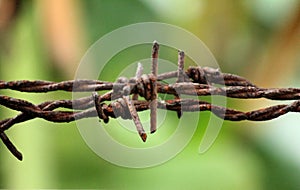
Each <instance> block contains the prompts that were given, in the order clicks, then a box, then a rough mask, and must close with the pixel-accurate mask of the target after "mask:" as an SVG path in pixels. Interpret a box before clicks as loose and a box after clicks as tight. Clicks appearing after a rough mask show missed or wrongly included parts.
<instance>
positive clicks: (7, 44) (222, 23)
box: [0, 0, 300, 189]
mask: <svg viewBox="0 0 300 190" xmlns="http://www.w3.org/2000/svg"><path fill="white" fill-rule="evenodd" d="M8 1H10V0H8ZM50 1H51V0H50ZM63 1H64V2H65V4H64V6H67V5H72V6H77V7H76V9H78V10H79V12H76V11H74V12H72V10H73V9H70V7H72V6H70V7H68V8H69V9H67V10H69V11H71V12H65V14H66V15H73V14H74V15H75V16H76V14H77V16H78V17H80V20H81V21H80V23H77V24H78V25H79V26H78V27H79V28H81V29H82V31H83V35H84V36H83V37H82V36H79V35H82V34H80V33H77V32H78V31H63V29H61V28H58V31H59V30H60V29H61V30H62V31H61V32H62V33H63V32H67V33H66V34H67V35H68V34H72V35H71V36H76V35H77V36H79V37H81V38H83V39H85V42H84V43H85V44H84V43H83V44H81V45H82V46H83V47H81V49H83V50H84V51H85V50H87V47H89V46H90V45H92V44H93V43H94V42H95V41H96V40H98V39H99V38H100V37H101V36H103V35H105V34H106V33H109V32H111V31H112V30H115V29H117V28H119V27H121V26H126V25H128V24H133V23H137V22H147V21H151V22H152V21H155V22H167V23H170V24H174V25H178V26H181V27H184V28H185V29H187V30H189V31H191V32H192V33H194V34H195V35H197V36H198V37H199V38H200V39H201V40H203V41H204V42H205V43H206V45H207V46H208V47H209V48H210V49H211V50H212V52H213V54H214V55H215V56H216V58H217V60H218V62H219V65H220V67H221V69H222V70H223V71H226V72H230V73H237V74H239V75H243V76H245V77H247V78H249V79H250V80H252V81H254V82H255V83H259V84H260V83H263V82H264V81H261V78H265V77H266V75H267V76H268V77H272V76H273V75H274V77H273V79H274V78H275V79H276V76H278V75H279V74H278V73H264V74H258V73H259V71H258V69H257V68H260V67H262V66H264V67H265V68H270V67H272V62H271V61H265V60H269V59H270V60H272V59H271V58H269V59H267V57H268V55H269V56H273V57H274V56H277V55H278V52H277V51H275V50H274V51H270V49H272V48H273V47H276V44H281V42H279V41H280V39H282V40H283V41H284V42H285V41H287V40H289V39H290V38H291V39H292V40H290V41H291V42H290V43H289V44H288V46H287V47H288V48H287V49H285V51H289V52H292V53H284V54H283V55H284V56H285V57H284V59H286V60H290V61H289V62H286V63H285V67H284V68H285V69H290V70H299V61H300V58H299V54H297V55H296V54H295V53H294V52H293V51H291V49H295V47H298V50H299V41H295V39H296V40H299V35H298V38H296V37H297V35H296V34H297V33H296V31H300V30H299V25H297V23H296V24H294V25H292V24H290V25H291V26H295V27H294V28H297V27H298V30H295V31H294V32H291V33H289V35H284V34H285V33H284V32H282V35H281V32H280V31H284V30H285V29H286V28H289V27H288V26H289V24H288V23H292V21H293V17H294V16H295V15H297V14H299V13H298V12H299V10H298V9H297V7H299V2H297V1H295V0H294V1H293V0H287V1H281V0H268V1H264V0H255V1H234V0H228V1H221V2H220V1H217V0H212V1H196V0H189V1H179V0H178V1H171V0H166V1H164V2H161V1H158V0H157V1H148V0H141V1H137V0H135V1H117V0H110V1H109V0H88V1H68V0H63ZM5 2H7V1H5V0H0V7H1V6H3V5H4V3H5ZM11 2H15V6H16V7H15V9H11V10H12V12H13V11H15V14H12V15H14V16H11V17H7V18H8V19H6V20H5V22H7V23H9V24H5V23H4V20H1V18H2V17H1V14H0V21H1V22H0V26H3V27H0V80H18V79H41V80H55V81H60V80H67V79H70V77H72V76H69V74H68V72H67V71H65V69H66V68H67V67H64V62H59V60H63V59H59V58H56V57H55V56H59V54H54V53H51V52H53V51H51V48H52V49H53V48H54V49H55V48H59V47H55V45H54V46H51V45H49V44H48V43H47V37H48V36H47V35H45V28H43V27H45V26H47V24H48V23H47V22H45V20H43V19H44V18H45V16H44V14H46V13H44V12H43V11H41V10H40V9H41V6H43V3H42V4H39V3H41V1H37V0H35V1H33V0H32V1H21V0H15V1H12V0H11ZM43 2H47V0H45V1H43ZM60 2H61V1H59V0H58V1H56V3H60ZM75 2H76V3H75ZM183 2H184V3H183ZM68 3H69V4H68ZM46 8H47V7H46ZM65 8H67V7H65ZM6 10H7V12H8V13H9V9H6ZM62 10H64V9H62ZM189 10H191V11H189ZM1 13H2V12H1ZM8 13H7V14H8ZM48 16H49V15H48ZM50 16H53V17H55V11H54V13H53V15H50ZM295 17H296V16H295ZM67 18H68V17H61V18H59V19H62V20H63V19H67ZM75 20H76V19H75ZM73 21H74V20H73ZM66 22H68V20H66ZM1 24H2V25H1ZM62 28H63V27H62ZM48 32H51V31H50V30H48ZM68 32H69V33H68ZM298 34H299V33H298ZM283 36H284V38H283ZM295 36H296V37H295ZM55 39H56V38H54V39H51V40H55ZM48 40H49V39H48ZM59 40H63V39H59ZM74 40H75V41H76V39H74ZM276 40H277V41H276ZM64 45H66V46H65V48H67V49H68V45H69V44H64ZM150 47H151V46H150V45H144V46H137V47H131V48H129V49H127V50H125V51H122V52H120V53H119V54H118V55H116V56H115V57H114V58H112V60H111V64H112V65H114V67H115V69H114V70H113V71H111V72H110V74H109V75H105V72H103V75H102V76H100V78H101V79H103V80H109V81H112V80H115V78H116V77H117V76H118V75H119V73H120V71H122V69H123V68H125V67H126V64H128V63H132V62H137V61H139V59H143V58H145V57H148V56H150ZM70 49H71V48H70ZM74 52H75V53H74ZM74 52H72V51H70V52H68V53H69V55H68V56H69V57H76V56H79V55H78V52H76V51H75V50H74ZM174 52H176V51H174V50H162V51H161V55H164V56H166V57H167V58H168V59H170V61H173V62H176V57H177V56H176V53H174ZM272 52H273V53H272ZM298 52H299V51H298ZM83 54H84V52H81V55H83ZM172 54H173V55H174V56H173V57H174V59H172V58H170V57H172ZM62 55H63V54H62ZM168 55H169V56H168ZM66 56H67V55H66ZM278 56H279V55H278ZM273 57H272V58H273ZM294 57H295V59H292V58H294ZM275 58H277V57H275ZM273 59H274V58H273ZM70 60H71V59H70ZM79 60H80V56H79V58H78V62H79ZM189 62H190V60H189ZM120 63H121V64H120ZM191 64H192V63H191ZM77 65H78V63H73V65H72V67H74V68H76V66H77ZM69 67H70V66H69ZM74 68H73V69H74ZM276 68H277V69H279V70H281V71H283V70H284V69H282V68H281V67H279V66H276ZM105 69H107V70H109V69H111V68H105ZM264 71H265V72H268V69H267V70H264ZM258 75H260V76H258ZM282 76H285V81H290V80H294V81H299V76H296V74H291V73H289V76H287V75H286V74H285V75H282ZM273 79H272V80H269V81H268V83H264V84H268V85H276V83H275V81H274V80H273ZM1 94H7V95H10V96H13V97H18V98H24V99H27V100H30V101H33V102H35V103H39V102H42V101H44V100H45V99H49V100H50V99H67V98H71V96H70V95H69V94H67V93H62V92H60V93H47V94H38V95H33V94H28V93H27V94H26V93H14V92H6V91H1ZM251 102H254V101H251ZM260 103H261V102H260ZM260 103H259V104H255V103H253V104H252V103H251V104H250V103H245V101H243V102H242V103H237V102H236V101H234V100H229V107H237V108H239V109H247V110H248V109H249V108H253V107H254V106H261V105H263V104H260ZM0 114H1V115H0V116H1V118H6V117H9V116H10V117H11V116H12V115H13V114H15V112H11V111H9V110H7V109H4V108H0ZM169 115H170V117H169V118H170V120H177V118H176V117H175V114H168V116H169ZM200 115H201V121H200V122H199V124H198V129H197V131H196V133H195V135H194V137H193V139H192V140H191V142H190V143H189V144H188V146H187V147H186V148H185V149H184V150H183V151H182V152H180V153H179V154H178V155H177V156H176V157H175V158H173V159H172V160H170V161H168V162H166V163H164V164H161V165H159V166H156V167H151V168H146V169H129V168H123V167H118V166H115V165H112V164H110V163H108V162H106V161H105V160H103V159H101V158H99V157H98V156H97V155H96V154H94V153H93V152H92V151H91V150H90V149H89V148H88V147H87V145H86V144H85V142H84V141H83V140H82V138H81V136H80V134H79V132H78V130H77V128H76V125H75V123H70V124H54V123H50V122H46V121H43V120H40V119H36V120H34V121H30V122H27V123H25V124H20V125H17V126H15V127H13V128H12V129H10V130H9V133H8V135H9V136H10V137H11V138H12V140H13V141H14V142H15V143H16V145H17V146H18V148H19V149H20V150H21V151H22V152H23V154H24V157H25V159H24V161H23V162H18V161H17V160H15V159H14V158H13V157H12V156H11V155H10V154H9V152H8V151H7V150H6V149H5V148H4V147H3V146H1V149H0V155H1V156H0V162H1V163H0V188H103V189H110V188H112V189H115V188H120V189H127V188H128V189H132V188H136V189H137V188H139V189H200V188H202V189H299V187H300V183H299V180H298V176H299V175H300V170H299V168H300V163H299V162H295V161H292V160H295V159H291V157H294V156H297V155H294V154H293V153H288V152H287V151H285V150H283V148H282V147H281V149H278V148H277V146H278V144H272V143H273V142H274V141H276V140H277V138H278V139H279V138H280V137H278V136H273V137H272V138H273V139H274V140H273V141H269V140H268V139H267V138H266V135H265V134H266V133H271V132H270V131H272V130H274V128H275V127H278V128H280V127H281V126H276V123H277V121H282V120H286V124H285V125H283V126H282V128H283V127H288V125H294V126H297V125H298V123H292V122H289V120H288V117H284V118H279V119H278V120H275V121H270V122H268V123H267V124H266V123H264V124H261V123H257V122H240V123H234V122H224V126H223V129H222V131H221V133H220V135H219V137H218V139H217V140H216V142H215V143H214V145H213V146H212V148H211V149H210V150H209V151H208V152H206V153H205V154H202V155H199V154H198V146H199V143H200V140H201V138H202V137H203V134H204V132H205V129H206V124H207V122H208V119H209V117H210V116H211V115H210V113H201V114H200ZM298 121H299V119H298ZM260 125H261V126H260ZM252 126H260V127H259V128H258V127H255V128H253V127H252ZM262 128H265V129H262ZM171 131H172V129H171ZM159 132H160V131H158V132H157V133H159ZM298 132H299V130H298ZM166 133H167V134H168V132H166ZM298 134H299V133H298ZM154 135H156V134H154ZM285 138H287V139H289V137H285ZM279 140H280V139H279ZM290 140H295V139H290ZM295 142H296V140H295ZM270 147H271V148H270ZM283 147H284V146H283ZM274 152H278V153H277V154H275V153H274ZM298 160H300V158H299V159H298Z"/></svg>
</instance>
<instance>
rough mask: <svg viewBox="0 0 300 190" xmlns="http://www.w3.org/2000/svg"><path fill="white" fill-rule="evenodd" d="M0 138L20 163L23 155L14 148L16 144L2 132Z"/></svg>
mask: <svg viewBox="0 0 300 190" xmlns="http://www.w3.org/2000/svg"><path fill="white" fill-rule="evenodd" d="M0 138H1V140H2V142H3V143H4V144H5V146H6V147H7V149H8V150H9V151H10V152H11V153H12V154H13V155H14V156H15V157H16V158H17V159H18V160H20V161H22V160H23V156H22V153H21V152H19V151H18V149H17V148H16V147H15V146H14V144H13V143H12V142H11V141H10V140H9V138H8V137H7V136H6V134H5V133H4V132H3V131H1V132H0Z"/></svg>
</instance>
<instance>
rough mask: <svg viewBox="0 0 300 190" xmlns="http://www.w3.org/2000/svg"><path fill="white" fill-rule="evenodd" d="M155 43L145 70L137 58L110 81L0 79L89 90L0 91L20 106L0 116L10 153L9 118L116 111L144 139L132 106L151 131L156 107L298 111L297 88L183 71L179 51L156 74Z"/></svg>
mask: <svg viewBox="0 0 300 190" xmlns="http://www.w3.org/2000/svg"><path fill="white" fill-rule="evenodd" d="M158 49H159V45H158V43H157V42H154V44H153V50H152V71H151V73H150V74H143V68H142V65H141V64H138V68H137V72H136V76H135V77H133V78H130V79H127V78H124V77H120V78H119V79H118V80H117V82H115V83H113V82H107V81H99V80H69V81H62V82H51V81H42V80H35V81H29V80H19V81H9V82H6V81H0V90H5V89H6V90H7V89H9V90H14V91H20V92H28V93H47V92H51V91H66V92H92V93H91V95H90V96H87V97H83V98H79V99H73V100H53V101H46V102H43V103H41V104H38V105H35V104H33V103H31V102H29V101H26V100H23V99H18V98H13V97H9V96H5V95H0V105H2V106H4V107H6V108H9V109H12V110H16V111H19V112H20V114H19V115H17V116H15V117H13V118H8V119H4V120H1V121H0V138H1V140H2V141H3V143H4V144H5V146H6V147H7V148H8V149H9V151H10V152H11V153H12V154H13V155H14V156H15V157H16V158H18V159H19V160H22V154H21V153H20V152H19V151H18V150H17V148H16V147H15V146H14V144H13V143H12V142H11V141H10V139H9V138H8V137H7V135H6V134H5V131H6V130H8V129H9V128H10V127H12V126H13V125H15V124H18V123H22V122H25V121H27V120H31V119H34V118H42V119H44V120H47V121H51V122H58V123H59V122H71V121H74V120H79V119H83V118H89V117H98V118H99V119H100V120H102V121H103V122H104V123H108V122H109V119H110V118H117V117H121V118H123V119H133V121H134V123H135V125H136V129H137V132H138V134H139V135H140V137H141V139H142V140H143V141H146V139H147V134H146V132H145V130H144V128H143V126H142V124H141V121H140V119H139V116H138V114H137V112H140V111H144V110H148V109H150V110H151V113H150V117H151V120H150V121H151V125H150V127H151V129H150V132H151V133H154V132H155V131H156V109H166V110H169V111H175V112H177V116H178V118H180V117H181V116H182V114H183V112H197V111H211V112H212V113H213V114H215V115H216V116H217V117H220V118H221V119H225V120H230V121H242V120H250V121H266V120H271V119H274V118H277V117H279V116H281V115H284V114H286V113H288V112H300V100H299V99H300V89H299V88H260V87H257V86H256V85H254V84H252V83H251V82H250V81H248V80H246V79H245V78H243V77H240V76H237V75H233V74H228V73H222V72H220V70H219V69H214V68H210V67H189V68H188V69H187V70H186V71H184V52H183V51H178V70H177V71H173V72H167V73H162V74H157V63H158ZM170 78H176V79H177V80H176V82H175V83H174V84H167V83H166V82H163V81H165V80H167V79H170ZM214 84H217V85H214ZM108 90H109V92H106V93H104V94H102V95H99V94H98V92H99V91H108ZM158 94H170V95H173V96H174V99H169V100H159V99H158V98H157V97H158ZM182 95H190V96H195V97H196V99H192V98H189V99H183V98H181V96H182ZM198 96H225V97H229V98H238V99H254V98H266V99H270V100H295V101H294V102H293V103H291V104H280V105H275V106H270V107H267V108H262V109H258V110H253V111H249V112H242V111H238V110H235V109H231V108H226V107H221V106H218V105H213V104H211V103H209V102H206V101H201V100H198ZM138 97H140V100H139V99H138ZM58 108H66V109H68V111H60V110H56V109H58Z"/></svg>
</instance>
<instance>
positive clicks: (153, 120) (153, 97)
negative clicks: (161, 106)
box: [150, 41, 159, 133]
mask: <svg viewBox="0 0 300 190" xmlns="http://www.w3.org/2000/svg"><path fill="white" fill-rule="evenodd" d="M158 50H159V45H158V43H157V42H156V41H154V42H153V47H152V70H151V74H152V77H151V78H150V80H151V103H150V132H151V133H154V132H155V131H156V124H157V82H156V80H157V73H158Z"/></svg>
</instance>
